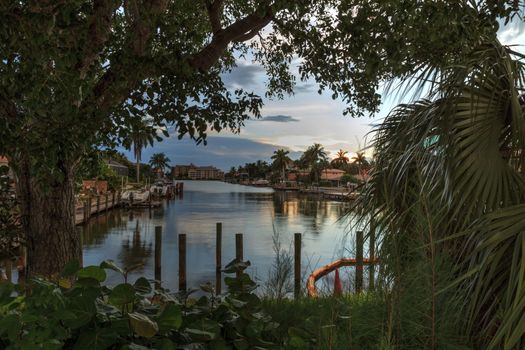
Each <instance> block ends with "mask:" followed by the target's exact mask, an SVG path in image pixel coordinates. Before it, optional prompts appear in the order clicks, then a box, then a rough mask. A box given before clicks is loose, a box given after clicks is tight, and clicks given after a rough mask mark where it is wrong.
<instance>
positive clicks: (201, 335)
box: [185, 328, 215, 342]
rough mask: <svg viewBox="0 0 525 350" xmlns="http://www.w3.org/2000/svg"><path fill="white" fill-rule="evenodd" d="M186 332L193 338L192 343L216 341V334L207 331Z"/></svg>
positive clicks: (190, 329) (189, 329) (192, 329)
mask: <svg viewBox="0 0 525 350" xmlns="http://www.w3.org/2000/svg"><path fill="white" fill-rule="evenodd" d="M185 332H186V333H187V334H188V335H189V336H190V337H191V339H192V341H195V342H207V341H210V340H213V339H215V334H214V333H211V332H207V331H203V330H200V329H195V328H187V329H185Z"/></svg>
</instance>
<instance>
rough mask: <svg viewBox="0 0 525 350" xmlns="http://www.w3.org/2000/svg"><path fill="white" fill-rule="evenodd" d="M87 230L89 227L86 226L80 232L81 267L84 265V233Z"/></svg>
mask: <svg viewBox="0 0 525 350" xmlns="http://www.w3.org/2000/svg"><path fill="white" fill-rule="evenodd" d="M86 230H87V227H84V229H83V230H82V232H79V235H80V237H79V238H80V259H79V263H80V267H84V233H85V232H86Z"/></svg>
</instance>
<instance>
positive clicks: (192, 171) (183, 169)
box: [171, 163, 224, 180]
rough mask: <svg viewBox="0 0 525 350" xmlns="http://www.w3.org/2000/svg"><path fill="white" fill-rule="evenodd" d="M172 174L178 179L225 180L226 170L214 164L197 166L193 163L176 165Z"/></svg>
mask: <svg viewBox="0 0 525 350" xmlns="http://www.w3.org/2000/svg"><path fill="white" fill-rule="evenodd" d="M171 174H172V176H173V177H174V178H176V179H190V180H223V179H224V172H223V171H222V170H220V169H217V168H216V167H214V166H211V165H210V166H197V165H195V164H193V163H191V164H189V165H180V164H178V165H175V166H174V167H173V168H172V170H171Z"/></svg>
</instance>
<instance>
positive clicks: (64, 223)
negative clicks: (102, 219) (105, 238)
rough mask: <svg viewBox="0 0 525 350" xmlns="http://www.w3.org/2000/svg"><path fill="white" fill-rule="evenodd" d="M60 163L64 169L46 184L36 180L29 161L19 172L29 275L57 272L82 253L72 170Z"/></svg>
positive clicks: (18, 184) (22, 222) (18, 190)
mask: <svg viewBox="0 0 525 350" xmlns="http://www.w3.org/2000/svg"><path fill="white" fill-rule="evenodd" d="M60 165H61V166H60V169H61V171H60V172H59V173H58V174H56V175H55V176H54V178H53V179H52V180H51V181H47V182H46V185H43V184H42V183H40V182H38V181H37V179H36V178H35V176H34V175H33V174H32V172H31V169H30V167H29V166H28V165H27V164H25V165H24V164H22V166H20V167H19V169H18V171H17V177H18V179H17V180H18V181H17V192H18V197H19V201H20V210H21V224H22V229H23V231H24V235H25V239H26V242H27V271H26V273H27V274H28V275H29V276H51V275H54V274H56V273H59V272H61V271H62V269H63V268H64V266H65V265H66V264H67V263H68V262H69V261H71V260H79V258H80V256H81V247H80V236H79V233H78V232H77V230H76V227H75V216H74V214H75V193H74V181H73V171H72V169H71V167H67V166H64V164H60Z"/></svg>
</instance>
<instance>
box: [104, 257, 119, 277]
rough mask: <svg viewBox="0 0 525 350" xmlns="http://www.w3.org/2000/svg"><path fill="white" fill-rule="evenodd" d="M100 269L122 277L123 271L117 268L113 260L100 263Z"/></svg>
mask: <svg viewBox="0 0 525 350" xmlns="http://www.w3.org/2000/svg"><path fill="white" fill-rule="evenodd" d="M100 268H102V269H108V270H113V271H116V272H118V273H120V274H121V275H124V271H123V270H122V269H121V268H120V267H118V266H117V265H116V264H115V262H114V261H113V260H104V261H103V262H102V263H100Z"/></svg>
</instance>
